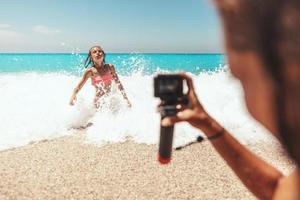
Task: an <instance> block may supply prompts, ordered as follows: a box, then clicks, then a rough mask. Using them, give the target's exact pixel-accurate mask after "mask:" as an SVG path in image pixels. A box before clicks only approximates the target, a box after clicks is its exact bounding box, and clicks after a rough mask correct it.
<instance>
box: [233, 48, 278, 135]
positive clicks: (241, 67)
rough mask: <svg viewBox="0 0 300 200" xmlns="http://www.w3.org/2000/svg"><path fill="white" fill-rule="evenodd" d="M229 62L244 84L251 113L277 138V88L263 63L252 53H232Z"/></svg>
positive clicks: (234, 73)
mask: <svg viewBox="0 0 300 200" xmlns="http://www.w3.org/2000/svg"><path fill="white" fill-rule="evenodd" d="M228 60H229V65H230V69H231V72H232V74H233V75H234V76H235V77H237V78H238V79H239V80H240V81H241V83H242V86H243V88H244V94H245V102H246V105H247V108H248V110H249V112H250V113H251V115H252V116H253V117H254V118H255V119H256V120H257V121H259V122H260V123H261V124H263V125H264V126H265V127H266V128H267V129H269V131H271V132H272V133H273V134H274V135H275V136H276V137H277V136H278V127H277V123H276V121H277V119H276V113H277V111H276V106H275V95H274V94H275V93H274V91H275V87H274V84H273V82H272V79H271V78H270V75H269V73H268V72H267V71H266V69H265V67H264V66H263V63H261V62H260V59H258V57H257V55H256V54H255V53H251V52H247V53H240V52H235V51H231V52H229V53H228Z"/></svg>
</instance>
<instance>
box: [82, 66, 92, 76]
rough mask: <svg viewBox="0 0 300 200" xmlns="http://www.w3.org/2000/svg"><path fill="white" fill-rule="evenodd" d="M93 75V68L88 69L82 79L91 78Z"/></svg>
mask: <svg viewBox="0 0 300 200" xmlns="http://www.w3.org/2000/svg"><path fill="white" fill-rule="evenodd" d="M93 74H94V72H93V68H88V69H86V70H85V71H84V74H83V77H87V78H88V77H91V76H92V75H93Z"/></svg>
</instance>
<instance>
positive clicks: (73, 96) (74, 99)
mask: <svg viewBox="0 0 300 200" xmlns="http://www.w3.org/2000/svg"><path fill="white" fill-rule="evenodd" d="M76 100H77V97H76V95H75V94H73V95H72V96H71V98H70V101H69V104H70V105H71V106H73V105H74V101H76Z"/></svg>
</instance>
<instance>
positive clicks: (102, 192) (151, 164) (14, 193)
mask: <svg viewBox="0 0 300 200" xmlns="http://www.w3.org/2000/svg"><path fill="white" fill-rule="evenodd" d="M249 148H251V149H252V150H254V151H255V152H256V153H257V154H258V155H259V156H261V157H263V158H264V159H265V160H267V161H269V162H270V163H271V164H273V165H274V166H276V167H278V168H279V169H280V170H282V171H283V172H284V173H289V172H290V171H291V170H292V168H293V164H292V163H291V162H290V161H289V160H288V159H286V158H285V152H283V151H282V150H281V148H280V147H279V146H277V145H272V147H270V145H266V144H263V143H261V144H252V145H249ZM274 152H275V153H274ZM156 155H157V146H155V145H145V144H136V143H134V142H132V141H126V142H124V143H117V144H106V145H104V146H96V145H93V144H86V143H85V142H84V134H82V133H77V134H74V135H72V136H68V137H63V138H58V139H54V140H47V141H42V142H38V143H34V144H29V145H27V146H24V147H20V148H14V149H9V150H5V151H1V152H0V199H130V200H132V199H139V200H140V199H255V197H254V196H253V195H252V194H251V193H250V192H248V191H247V189H246V188H245V187H244V186H243V185H242V183H241V182H240V181H239V179H238V178H237V177H236V176H235V174H234V173H233V172H232V171H231V169H230V168H229V167H228V166H227V165H226V163H225V162H224V161H223V160H222V158H221V157H220V156H219V155H218V154H217V152H216V151H215V150H214V149H213V147H212V146H211V145H210V143H209V142H207V141H204V142H202V143H198V144H194V145H191V146H188V147H186V148H184V149H182V150H180V151H173V160H172V162H171V163H170V164H168V165H160V164H159V163H158V162H157V160H156Z"/></svg>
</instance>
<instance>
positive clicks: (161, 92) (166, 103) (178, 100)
mask: <svg viewBox="0 0 300 200" xmlns="http://www.w3.org/2000/svg"><path fill="white" fill-rule="evenodd" d="M183 80H184V78H183V77H182V76H180V75H178V74H159V75H157V76H156V77H155V78H154V96H155V97H159V98H160V99H161V101H162V102H161V104H160V114H161V119H163V118H165V117H168V116H176V114H177V111H178V110H177V108H176V106H177V105H178V104H187V101H185V100H186V98H184V97H185V95H184V93H183ZM173 131H174V125H172V126H168V127H163V126H161V127H160V140H159V152H158V161H159V162H160V163H161V164H167V163H169V162H170V161H171V153H172V143H173Z"/></svg>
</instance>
